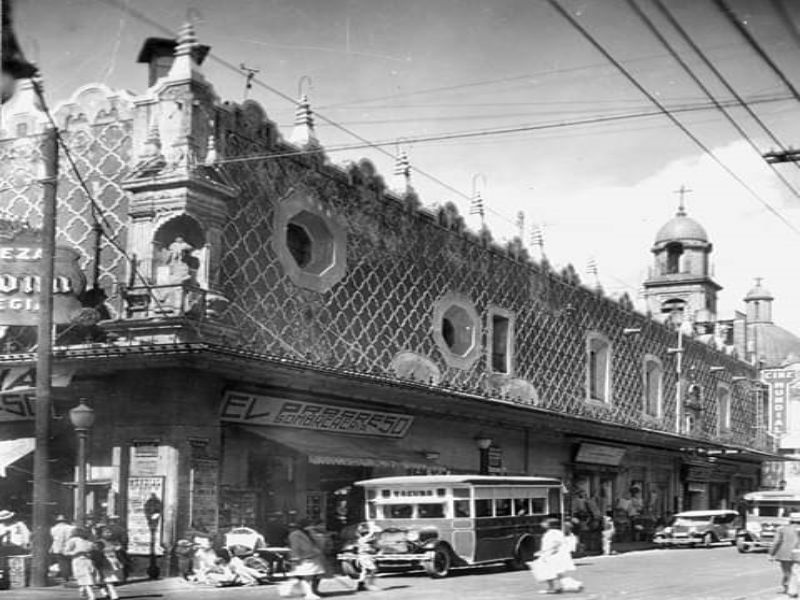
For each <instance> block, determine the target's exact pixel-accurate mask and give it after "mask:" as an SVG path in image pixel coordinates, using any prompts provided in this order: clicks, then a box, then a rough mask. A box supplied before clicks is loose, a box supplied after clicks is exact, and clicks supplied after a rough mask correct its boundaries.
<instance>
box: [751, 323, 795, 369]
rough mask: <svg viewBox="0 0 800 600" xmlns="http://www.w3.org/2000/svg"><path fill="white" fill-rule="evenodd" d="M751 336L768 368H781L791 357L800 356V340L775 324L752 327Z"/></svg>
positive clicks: (758, 324)
mask: <svg viewBox="0 0 800 600" xmlns="http://www.w3.org/2000/svg"><path fill="white" fill-rule="evenodd" d="M749 336H750V339H752V340H753V341H754V342H755V343H756V347H757V348H758V354H759V359H761V360H763V361H764V366H765V367H767V368H769V367H779V366H781V365H782V364H783V363H784V362H785V361H786V359H787V358H788V357H790V356H791V355H798V354H800V338H798V337H797V336H796V335H795V334H793V333H792V332H791V331H787V330H786V329H784V328H783V327H778V326H777V325H774V324H773V323H755V324H753V325H751V329H750V331H749Z"/></svg>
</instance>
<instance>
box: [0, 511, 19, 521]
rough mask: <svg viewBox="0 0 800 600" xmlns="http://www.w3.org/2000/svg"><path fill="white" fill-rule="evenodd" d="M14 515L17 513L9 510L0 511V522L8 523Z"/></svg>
mask: <svg viewBox="0 0 800 600" xmlns="http://www.w3.org/2000/svg"><path fill="white" fill-rule="evenodd" d="M15 514H17V513H15V512H13V511H10V510H0V521H8V520H9V519H10V518H11V517H13V516H14V515H15Z"/></svg>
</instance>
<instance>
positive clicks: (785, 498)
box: [736, 490, 800, 552]
mask: <svg viewBox="0 0 800 600" xmlns="http://www.w3.org/2000/svg"><path fill="white" fill-rule="evenodd" d="M742 500H743V501H744V505H745V509H746V512H745V522H744V526H743V527H741V528H740V529H739V531H737V532H736V547H737V548H738V549H739V552H750V551H751V550H757V549H768V548H769V547H770V546H772V541H773V540H774V539H775V532H776V531H777V529H778V527H780V526H781V525H786V524H787V523H788V522H789V515H790V514H791V513H797V512H800V491H797V490H795V491H792V490H784V491H763V492H750V493H749V494H745V495H744V496H743V497H742Z"/></svg>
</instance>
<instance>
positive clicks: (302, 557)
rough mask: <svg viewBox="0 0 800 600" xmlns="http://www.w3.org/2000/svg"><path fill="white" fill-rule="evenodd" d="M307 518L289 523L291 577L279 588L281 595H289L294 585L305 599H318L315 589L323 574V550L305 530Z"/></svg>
mask: <svg viewBox="0 0 800 600" xmlns="http://www.w3.org/2000/svg"><path fill="white" fill-rule="evenodd" d="M308 525H310V523H309V522H308V521H307V520H303V521H299V522H298V521H294V522H292V523H289V548H290V550H291V553H292V563H293V568H292V572H291V573H289V576H290V577H291V579H290V580H289V581H287V582H286V585H285V586H284V587H283V588H282V589H281V590H280V594H281V595H282V596H291V595H293V593H294V590H295V588H296V587H299V588H300V591H301V592H302V593H303V594H304V595H305V600H319V598H320V597H319V596H318V595H317V593H316V591H315V590H316V589H317V587H318V586H319V578H320V577H321V576H322V575H324V574H325V566H324V565H323V563H322V556H323V550H322V548H320V547H319V546H318V545H317V543H316V542H315V541H314V538H312V537H311V535H309V533H308V532H307V531H306V530H305V528H306V527H308Z"/></svg>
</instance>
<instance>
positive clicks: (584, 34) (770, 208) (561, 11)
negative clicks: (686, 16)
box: [548, 0, 800, 235]
mask: <svg viewBox="0 0 800 600" xmlns="http://www.w3.org/2000/svg"><path fill="white" fill-rule="evenodd" d="M715 1H719V0H715ZM548 3H549V4H550V6H552V7H553V8H554V9H555V10H556V11H557V12H558V13H559V14H560V15H561V16H562V17H564V19H565V20H566V21H567V22H568V23H569V24H570V25H572V27H573V28H574V29H575V30H576V31H578V33H580V34H581V36H582V37H583V38H584V39H585V40H586V41H588V42H589V43H590V44H591V45H592V46H593V47H594V48H595V49H596V50H597V51H598V52H600V53H601V54H602V55H603V56H604V57H605V58H606V59H607V60H608V61H609V62H610V63H611V64H612V65H614V66H615V67H616V68H617V70H619V72H620V73H621V74H622V75H623V76H624V77H625V78H626V79H627V80H628V81H629V82H630V83H631V84H632V85H633V86H634V87H635V88H636V89H637V90H639V91H640V92H641V93H642V94H644V95H645V96H646V97H647V98H648V99H649V100H650V101H651V102H652V103H653V104H654V105H655V106H657V107H658V109H659V110H660V111H661V112H662V113H663V114H664V116H665V117H667V118H668V119H669V120H670V121H672V123H673V124H674V125H675V126H676V127H677V128H678V129H680V130H681V131H682V132H683V133H684V134H685V135H686V137H688V138H689V139H690V140H691V141H692V142H694V144H695V145H696V146H697V147H698V148H700V149H701V150H702V151H703V152H704V153H705V154H707V155H708V156H709V157H710V158H711V159H712V160H713V161H714V162H715V163H717V165H719V166H720V167H721V168H722V169H723V170H724V171H725V172H726V173H728V175H730V176H731V177H732V178H733V179H734V180H735V181H736V182H737V183H738V184H739V185H741V186H742V187H743V188H744V189H745V190H747V192H748V193H749V194H750V195H751V196H752V197H753V198H755V199H756V200H757V201H758V202H759V203H760V204H761V205H762V206H764V208H766V209H767V210H768V211H769V212H770V213H772V214H773V215H774V216H775V217H777V218H778V219H779V220H780V221H781V222H782V223H784V224H785V225H786V226H787V227H789V229H791V230H792V231H793V232H794V233H796V234H797V235H800V229H798V228H797V227H796V226H795V225H794V224H793V223H792V222H791V221H789V220H788V219H787V218H786V217H785V216H783V215H782V214H781V213H780V212H778V210H776V209H775V208H774V207H773V206H772V205H771V204H769V202H767V201H766V200H764V199H763V198H762V197H761V196H760V195H759V194H758V192H756V191H755V190H754V189H753V188H751V187H750V186H749V185H748V184H747V182H745V181H744V180H743V179H742V178H741V177H739V176H738V175H737V174H736V172H735V171H733V170H732V169H731V168H730V167H728V165H726V164H725V163H724V162H722V161H721V160H720V159H719V157H717V155H716V154H714V153H713V152H712V151H711V149H710V148H709V147H708V146H706V145H705V144H704V143H703V142H702V141H701V140H700V139H699V138H698V137H697V136H696V135H694V134H693V133H692V132H691V131H689V129H688V128H687V127H686V126H685V125H684V124H683V123H681V122H680V121H679V120H678V118H677V117H675V115H673V114H672V113H671V112H670V111H669V110H668V109H667V108H666V107H665V106H664V105H663V104H662V103H661V102H660V101H659V100H658V98H656V97H655V96H653V94H651V93H650V92H649V91H647V89H646V88H645V87H644V86H643V85H642V84H641V83H639V81H638V80H637V79H636V78H635V77H634V76H633V75H632V74H631V73H630V72H629V71H628V70H627V69H626V68H625V67H624V66H623V65H622V64H621V63H620V62H619V61H618V60H617V59H615V58H614V57H613V56H612V55H611V54H610V53H609V52H608V50H606V49H605V48H604V47H603V45H602V44H600V42H598V41H597V40H596V39H595V38H594V36H592V34H590V33H589V32H588V31H587V30H586V29H585V28H584V27H583V26H582V25H581V24H580V23H579V22H578V21H577V20H576V19H575V18H574V17H573V16H572V15H571V14H570V13H569V12H568V11H567V10H566V9H565V8H564V7H562V6H561V4H559V2H558V0H548Z"/></svg>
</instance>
